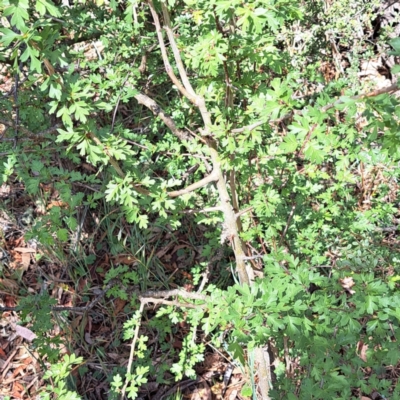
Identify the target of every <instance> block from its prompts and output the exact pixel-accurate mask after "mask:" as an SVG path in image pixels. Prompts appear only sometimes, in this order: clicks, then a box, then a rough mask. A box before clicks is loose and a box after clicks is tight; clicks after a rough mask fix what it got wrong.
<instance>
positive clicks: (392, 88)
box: [231, 83, 400, 133]
mask: <svg viewBox="0 0 400 400" xmlns="http://www.w3.org/2000/svg"><path fill="white" fill-rule="evenodd" d="M398 90H400V87H399V86H398V83H394V84H393V85H390V86H387V87H385V88H383V89H377V90H373V91H372V92H368V93H364V94H359V95H357V96H352V97H350V99H352V100H362V99H365V98H369V97H376V96H379V95H380V94H384V93H390V94H392V93H395V92H397V91H398ZM339 104H343V100H342V99H338V100H337V101H335V102H334V103H330V104H327V105H326V106H325V107H322V108H321V111H322V112H326V111H328V110H330V109H331V108H333V107H336V106H338V105H339ZM292 115H293V112H290V113H287V114H285V115H284V116H282V117H281V118H278V119H274V120H270V121H258V122H255V123H254V124H251V125H247V126H243V127H242V128H237V129H232V130H231V132H232V133H243V132H245V131H252V130H253V129H256V128H258V127H259V126H261V125H264V124H266V123H267V122H269V123H279V122H282V121H284V120H285V119H288V118H290V117H291V116H292Z"/></svg>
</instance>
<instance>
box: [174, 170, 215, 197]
mask: <svg viewBox="0 0 400 400" xmlns="http://www.w3.org/2000/svg"><path fill="white" fill-rule="evenodd" d="M217 180H218V176H217V174H216V173H215V172H214V171H213V172H212V173H211V174H210V175H208V176H206V177H205V178H203V179H201V180H199V181H197V182H195V183H192V184H191V185H189V186H187V187H186V188H184V189H181V190H175V191H173V192H168V196H169V197H179V196H182V195H184V194H187V193H190V192H193V191H194V190H196V189H200V188H202V187H203V186H206V185H208V184H209V183H211V182H216V181H217Z"/></svg>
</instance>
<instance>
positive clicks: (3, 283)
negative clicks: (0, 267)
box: [0, 278, 19, 307]
mask: <svg viewBox="0 0 400 400" xmlns="http://www.w3.org/2000/svg"><path fill="white" fill-rule="evenodd" d="M0 288H3V289H5V290H8V291H10V292H11V293H13V292H14V291H18V289H19V285H18V283H17V282H15V281H13V280H12V279H8V278H3V279H0ZM7 307H8V306H7Z"/></svg>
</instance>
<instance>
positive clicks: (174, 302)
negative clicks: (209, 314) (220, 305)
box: [140, 297, 206, 309]
mask: <svg viewBox="0 0 400 400" xmlns="http://www.w3.org/2000/svg"><path fill="white" fill-rule="evenodd" d="M140 301H141V302H143V304H148V303H153V304H162V305H165V306H175V307H180V308H194V309H198V308H205V307H206V305H205V304H190V303H180V302H179V301H177V300H172V301H171V300H165V299H156V298H154V297H140Z"/></svg>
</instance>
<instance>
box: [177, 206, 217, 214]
mask: <svg viewBox="0 0 400 400" xmlns="http://www.w3.org/2000/svg"><path fill="white" fill-rule="evenodd" d="M217 211H222V208H221V207H208V208H200V209H198V210H183V211H180V212H179V213H180V214H197V213H209V212H217Z"/></svg>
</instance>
